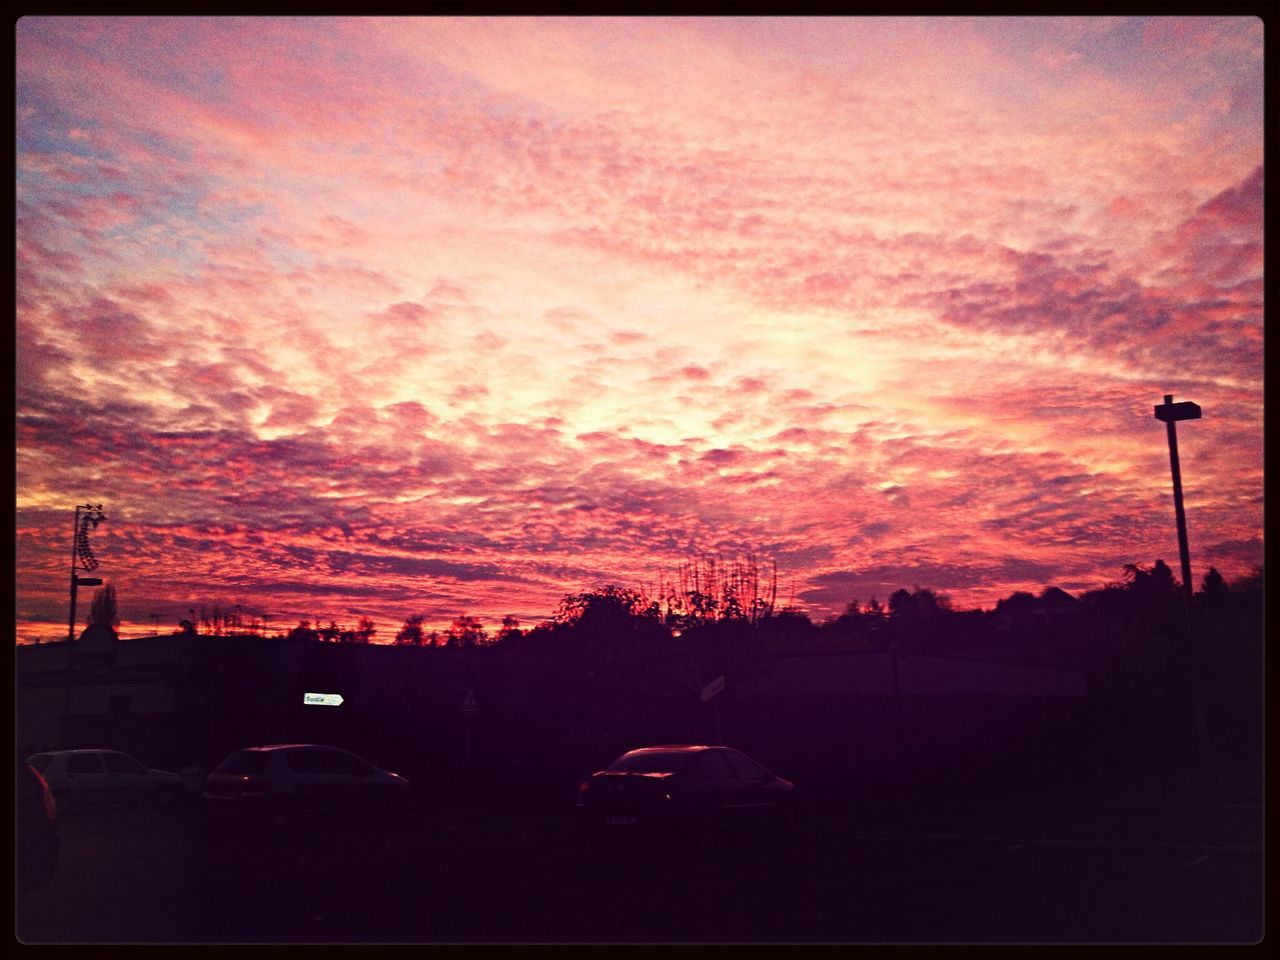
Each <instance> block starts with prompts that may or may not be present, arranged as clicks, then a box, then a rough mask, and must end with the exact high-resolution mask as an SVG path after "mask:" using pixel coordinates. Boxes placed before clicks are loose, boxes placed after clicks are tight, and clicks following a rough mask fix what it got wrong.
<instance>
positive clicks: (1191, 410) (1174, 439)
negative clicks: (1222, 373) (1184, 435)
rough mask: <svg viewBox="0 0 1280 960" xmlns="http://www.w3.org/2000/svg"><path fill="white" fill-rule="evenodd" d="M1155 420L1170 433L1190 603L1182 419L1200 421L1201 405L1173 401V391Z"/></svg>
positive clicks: (1180, 553) (1176, 509)
mask: <svg viewBox="0 0 1280 960" xmlns="http://www.w3.org/2000/svg"><path fill="white" fill-rule="evenodd" d="M1155 410H1156V419H1157V420H1163V421H1164V424H1165V427H1166V428H1167V431H1168V434H1169V469H1170V470H1171V471H1172V473H1173V512H1174V514H1175V516H1176V517H1177V520H1178V557H1179V559H1180V560H1181V561H1182V590H1183V592H1184V593H1185V594H1186V597H1187V601H1188V602H1190V600H1191V595H1192V593H1193V588H1192V584H1191V551H1190V550H1189V549H1188V547H1187V514H1186V511H1185V510H1183V508H1182V468H1181V467H1180V466H1179V464H1178V428H1177V423H1178V421H1179V420H1199V419H1200V407H1199V406H1198V405H1197V404H1194V403H1191V402H1190V401H1183V402H1182V403H1174V402H1173V394H1171V393H1166V394H1165V395H1164V403H1162V404H1161V405H1160V406H1158V407H1156V408H1155Z"/></svg>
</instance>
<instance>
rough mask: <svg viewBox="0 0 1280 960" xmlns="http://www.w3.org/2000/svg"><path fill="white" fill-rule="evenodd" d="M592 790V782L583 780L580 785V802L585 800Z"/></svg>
mask: <svg viewBox="0 0 1280 960" xmlns="http://www.w3.org/2000/svg"><path fill="white" fill-rule="evenodd" d="M590 789H591V781H590V780H583V781H582V783H580V784H578V799H579V800H582V799H584V798H585V797H586V795H587V792H588V791H589V790H590Z"/></svg>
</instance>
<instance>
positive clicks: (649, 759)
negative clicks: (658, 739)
mask: <svg viewBox="0 0 1280 960" xmlns="http://www.w3.org/2000/svg"><path fill="white" fill-rule="evenodd" d="M689 756H690V755H689V754H688V753H685V752H684V751H683V750H652V751H645V752H643V753H627V754H623V755H622V756H621V757H619V758H618V759H617V760H615V761H613V763H611V764H610V765H609V769H610V770H622V771H625V772H627V773H666V772H671V773H675V772H677V771H679V770H683V769H684V766H685V764H687V763H688V762H689Z"/></svg>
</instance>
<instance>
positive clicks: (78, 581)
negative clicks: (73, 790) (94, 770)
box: [62, 503, 107, 737]
mask: <svg viewBox="0 0 1280 960" xmlns="http://www.w3.org/2000/svg"><path fill="white" fill-rule="evenodd" d="M82 510H83V511H84V516H81V515H80V511H82ZM105 519H107V517H106V514H104V513H103V512H102V504H98V505H97V506H96V507H95V506H93V505H92V504H88V503H86V504H77V505H76V519H75V526H74V527H72V538H71V614H70V616H69V618H68V622H67V684H66V688H65V691H64V694H63V699H62V716H63V720H64V724H65V720H66V717H68V716H70V714H71V646H72V643H73V642H74V641H75V639H76V588H77V587H98V586H101V585H102V578H101V577H82V576H80V571H81V570H82V569H83V570H85V571H92V570H94V569H95V568H96V567H97V566H98V558H97V557H95V556H94V555H93V548H92V547H91V546H89V529H90V528H91V527H92V528H96V527H97V526H98V524H100V523H101V522H102V521H103V520H105ZM64 737H65V734H64Z"/></svg>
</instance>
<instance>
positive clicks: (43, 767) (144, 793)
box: [27, 750, 186, 812]
mask: <svg viewBox="0 0 1280 960" xmlns="http://www.w3.org/2000/svg"><path fill="white" fill-rule="evenodd" d="M27 762H28V763H29V764H31V766H33V767H35V768H36V770H38V771H39V772H40V775H41V776H42V777H44V779H45V781H46V782H47V783H48V784H49V789H50V790H52V791H53V796H54V799H55V800H56V801H57V803H58V809H59V810H61V811H63V812H69V811H72V810H76V809H79V808H82V807H93V806H105V805H108V804H118V803H139V802H142V803H148V802H149V803H151V804H153V805H155V806H158V807H165V806H169V805H171V804H174V803H177V802H178V801H179V800H181V799H182V797H183V795H184V794H185V792H186V788H185V786H184V784H183V782H182V778H181V777H180V776H178V775H177V774H176V773H170V772H169V771H168V770H152V769H151V768H149V767H146V766H144V765H143V764H141V763H139V762H138V761H137V760H135V759H133V757H131V756H129V755H128V754H127V753H121V752H120V751H119V750H47V751H44V752H42V753H36V754H32V755H31V756H30V757H28V758H27Z"/></svg>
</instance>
